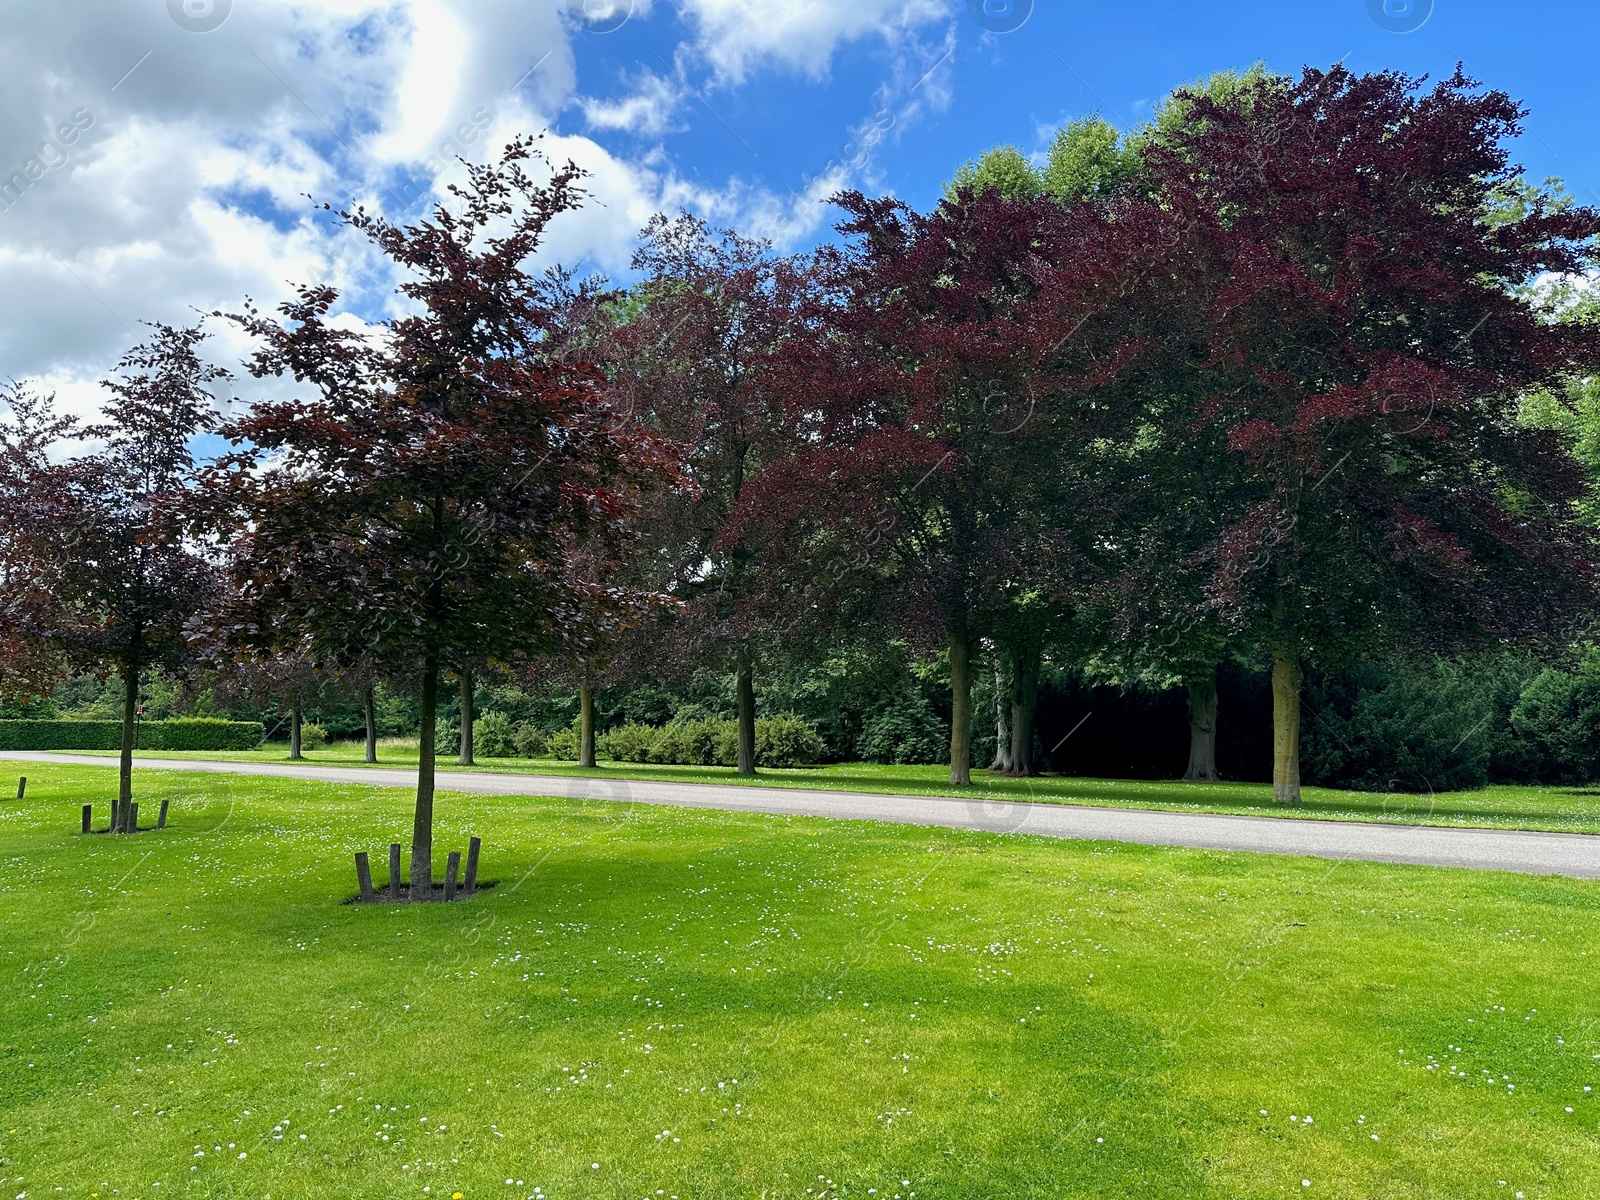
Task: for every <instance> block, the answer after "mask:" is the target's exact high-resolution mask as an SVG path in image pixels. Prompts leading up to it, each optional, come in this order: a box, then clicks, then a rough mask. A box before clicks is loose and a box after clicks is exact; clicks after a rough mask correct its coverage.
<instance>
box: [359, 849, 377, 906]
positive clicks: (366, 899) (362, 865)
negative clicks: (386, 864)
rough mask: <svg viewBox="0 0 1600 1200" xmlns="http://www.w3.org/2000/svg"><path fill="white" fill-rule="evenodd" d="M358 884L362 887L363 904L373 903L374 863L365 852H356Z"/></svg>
mask: <svg viewBox="0 0 1600 1200" xmlns="http://www.w3.org/2000/svg"><path fill="white" fill-rule="evenodd" d="M356 882H357V883H359V884H360V885H361V903H363V904H371V903H372V899H373V897H372V863H371V861H370V860H369V859H368V858H367V852H366V851H365V850H357V851H356Z"/></svg>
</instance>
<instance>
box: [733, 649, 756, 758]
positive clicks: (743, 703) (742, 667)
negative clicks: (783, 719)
mask: <svg viewBox="0 0 1600 1200" xmlns="http://www.w3.org/2000/svg"><path fill="white" fill-rule="evenodd" d="M734 691H735V693H736V694H737V699H738V703H739V774H741V775H754V774H755V773H756V671H755V663H754V661H753V659H752V656H751V653H750V647H749V645H748V644H746V645H743V646H740V647H739V663H738V671H737V675H736V677H735V680H734Z"/></svg>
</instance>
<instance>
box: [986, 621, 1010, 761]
mask: <svg viewBox="0 0 1600 1200" xmlns="http://www.w3.org/2000/svg"><path fill="white" fill-rule="evenodd" d="M1010 694H1011V688H1010V686H1009V685H1008V684H1007V683H1006V664H1005V658H1004V656H1003V655H1002V654H1001V653H1000V651H999V649H998V648H996V650H995V654H994V761H993V762H992V763H990V764H989V770H991V771H1000V772H1005V771H1009V770H1011V704H1010V702H1009V696H1010Z"/></svg>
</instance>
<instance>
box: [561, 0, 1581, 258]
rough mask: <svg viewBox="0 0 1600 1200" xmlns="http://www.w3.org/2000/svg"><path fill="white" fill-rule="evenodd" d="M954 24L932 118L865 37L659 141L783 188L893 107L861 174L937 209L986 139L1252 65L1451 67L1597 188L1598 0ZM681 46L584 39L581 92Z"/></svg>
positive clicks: (1568, 175)
mask: <svg viewBox="0 0 1600 1200" xmlns="http://www.w3.org/2000/svg"><path fill="white" fill-rule="evenodd" d="M1392 2H1393V0H1391V3H1392ZM1415 15H1420V14H1415ZM1400 17H1401V19H1400V21H1399V23H1402V24H1403V23H1405V22H1404V19H1403V14H1400ZM1391 19H1393V18H1391ZM1413 19H1414V16H1413ZM953 29H954V41H953V46H947V45H945V44H943V43H941V42H939V41H937V40H934V39H933V38H932V37H929V39H928V41H927V44H926V46H925V47H922V48H921V49H922V53H923V55H924V57H923V59H922V60H920V61H922V62H923V63H924V64H925V65H926V66H928V67H933V66H934V64H935V63H936V62H938V61H939V60H940V58H941V57H942V56H944V55H945V54H948V55H949V60H948V63H947V64H946V66H947V67H948V70H949V79H948V85H947V87H948V92H949V101H948V105H947V107H945V108H944V109H943V110H942V111H932V110H930V108H929V107H928V106H926V105H923V106H919V111H915V112H912V113H910V114H909V115H908V114H907V112H906V109H907V107H908V103H909V102H910V100H911V99H912V96H911V95H909V94H908V93H909V89H908V88H907V86H906V85H905V83H904V82H903V80H904V72H903V71H902V70H901V69H900V68H899V65H898V63H897V58H898V57H899V55H900V54H902V53H904V50H903V48H897V47H892V46H889V45H886V44H884V43H882V42H858V43H854V44H851V45H847V46H844V47H842V48H841V49H840V51H839V52H838V53H837V54H836V55H835V56H834V59H833V62H832V64H831V67H830V69H829V70H828V72H827V74H826V77H825V78H812V77H808V76H807V75H805V74H803V73H800V72H796V71H792V70H791V71H773V72H768V73H765V74H762V75H760V76H758V77H755V78H752V79H750V80H748V81H747V82H745V83H744V84H743V85H741V86H736V87H724V88H716V87H714V86H710V87H705V88H704V89H703V90H702V94H703V97H704V99H703V101H702V102H697V103H694V104H691V105H688V106H686V107H685V109H684V110H683V112H682V123H683V126H684V128H683V129H682V130H681V131H679V132H674V133H669V134H667V135H665V136H663V137H661V138H660V139H659V141H660V144H661V145H662V146H664V147H665V149H666V151H667V152H668V153H669V154H670V156H671V157H672V159H673V160H674V161H675V162H677V163H679V164H680V165H681V169H682V170H683V171H684V172H685V173H686V174H687V175H689V176H690V177H692V178H694V179H696V180H698V181H700V182H702V183H703V184H704V185H705V186H707V187H711V188H715V187H721V186H724V185H725V183H726V181H727V180H728V179H730V178H736V177H739V178H744V179H748V180H751V181H759V182H760V183H762V184H764V185H766V186H767V187H769V188H772V189H773V190H785V189H792V188H795V187H797V186H799V185H800V184H801V182H802V180H804V179H805V178H807V177H809V176H811V175H814V174H815V173H816V172H818V171H819V170H821V169H822V167H823V166H824V164H826V163H827V162H828V161H829V160H830V159H832V158H835V157H837V156H840V155H841V153H842V151H843V149H844V147H845V146H846V144H847V143H849V142H850V140H851V137H852V134H853V132H854V130H855V129H856V128H857V127H858V126H859V124H860V123H861V122H862V121H863V120H865V119H867V118H869V117H871V116H873V114H877V113H884V112H886V113H888V114H890V115H891V116H892V117H893V118H894V122H893V124H892V125H890V126H889V127H888V128H887V132H886V136H885V137H884V138H883V139H882V141H881V142H880V144H879V145H878V146H876V147H875V148H874V149H873V151H872V160H871V164H870V167H869V169H868V171H867V172H866V175H867V176H868V177H869V178H870V179H871V181H872V182H874V183H876V184H877V185H878V186H879V188H880V189H881V190H885V191H893V192H894V193H896V194H898V195H900V196H902V197H904V198H905V199H907V200H908V201H910V202H911V203H913V204H915V205H917V206H919V207H920V206H927V205H929V204H931V203H932V202H933V201H934V200H935V199H936V198H937V195H938V191H939V186H940V184H941V183H942V182H943V181H944V180H945V179H946V178H948V177H949V175H950V173H951V171H952V170H953V169H954V167H955V166H956V165H957V164H958V163H959V162H961V161H962V160H963V159H965V158H968V157H971V156H973V155H975V154H977V153H980V152H981V151H983V150H984V149H986V148H988V147H990V146H992V145H995V144H997V143H1001V142H1011V143H1014V144H1016V145H1018V146H1019V147H1021V148H1023V149H1024V150H1026V151H1034V150H1037V149H1040V148H1042V146H1043V145H1044V143H1045V141H1046V140H1047V138H1048V131H1050V130H1052V129H1054V128H1055V127H1056V126H1058V125H1059V124H1061V123H1062V122H1063V121H1065V120H1067V119H1070V118H1073V117H1078V116H1083V115H1085V114H1088V113H1092V112H1096V111H1098V112H1101V113H1103V114H1104V115H1105V116H1106V117H1108V118H1109V119H1110V120H1111V121H1112V122H1113V123H1115V124H1116V125H1117V126H1118V127H1119V128H1123V129H1127V128H1130V127H1131V126H1133V125H1136V124H1138V123H1139V122H1141V121H1142V120H1144V119H1145V118H1146V117H1147V116H1148V115H1149V112H1150V109H1151V106H1152V105H1153V104H1154V103H1155V102H1156V101H1157V100H1159V99H1160V97H1161V96H1163V95H1164V94H1165V93H1166V92H1168V91H1169V90H1171V88H1172V87H1173V86H1175V85H1177V84H1179V83H1182V82H1185V81H1188V80H1192V79H1195V78H1197V77H1199V76H1202V75H1205V74H1208V73H1210V72H1212V71H1215V70H1219V69H1222V68H1226V67H1235V66H1246V65H1248V64H1250V63H1252V62H1255V61H1257V60H1260V61H1263V62H1265V63H1266V64H1267V65H1268V66H1269V67H1271V68H1273V69H1274V70H1278V71H1284V72H1297V71H1298V70H1299V69H1300V68H1301V67H1302V66H1303V65H1306V64H1311V65H1318V66H1328V65H1330V64H1332V63H1334V62H1336V61H1339V60H1343V61H1344V62H1345V63H1346V64H1347V65H1348V66H1349V67H1350V68H1352V69H1353V70H1357V71H1372V70H1383V69H1394V70H1399V71H1402V72H1406V73H1408V74H1413V75H1423V74H1426V75H1430V76H1431V77H1433V78H1435V79H1438V78H1442V77H1444V76H1447V75H1448V74H1449V73H1450V72H1451V71H1452V70H1453V69H1454V67H1455V64H1456V63H1457V62H1458V61H1460V62H1463V63H1464V64H1465V66H1466V69H1467V71H1468V73H1469V74H1472V75H1474V76H1476V77H1477V78H1479V79H1481V80H1482V81H1483V82H1484V83H1485V84H1487V85H1489V86H1493V87H1499V88H1503V89H1505V90H1506V91H1509V92H1510V93H1511V94H1512V95H1513V96H1515V97H1517V98H1518V99H1520V100H1522V101H1524V102H1525V103H1526V104H1527V106H1528V107H1529V109H1530V110H1531V111H1530V115H1529V118H1528V121H1527V133H1526V135H1525V136H1524V137H1523V138H1522V139H1521V144H1520V145H1519V146H1518V147H1517V151H1516V153H1517V155H1518V157H1519V158H1520V160H1521V161H1522V162H1523V163H1524V164H1525V165H1526V166H1527V168H1528V171H1529V174H1530V176H1532V177H1533V178H1535V179H1542V178H1543V177H1544V176H1546V175H1551V174H1554V175H1560V176H1562V177H1564V178H1565V179H1566V180H1567V181H1568V184H1569V186H1570V187H1571V188H1572V190H1573V191H1575V192H1578V193H1580V194H1582V193H1583V192H1584V189H1600V124H1597V122H1596V121H1595V119H1594V116H1595V111H1594V98H1593V84H1592V82H1591V80H1592V78H1593V75H1592V63H1593V56H1594V48H1595V46H1596V44H1597V41H1600V38H1597V34H1600V6H1596V5H1593V4H1580V3H1541V4H1538V5H1526V6H1524V5H1514V4H1510V3H1488V2H1485V0H1439V3H1438V4H1437V5H1436V6H1435V7H1434V8H1433V10H1432V11H1431V12H1429V13H1428V14H1427V20H1426V21H1425V22H1424V23H1423V24H1422V25H1421V27H1420V28H1417V29H1415V30H1413V31H1411V32H1406V33H1395V32H1391V31H1390V30H1388V29H1385V28H1384V27H1382V26H1381V25H1380V24H1379V23H1378V22H1377V21H1376V20H1374V19H1373V17H1372V16H1371V14H1370V12H1369V10H1368V7H1367V5H1366V3H1364V2H1363V0H1349V2H1346V0H1317V2H1312V3H1304V2H1302V3H1280V4H1276V5H1251V4H1239V3H1222V4H1218V3H1204V4H1199V3H1187V4H1184V3H1144V4H1134V5H1128V4H1069V3H1060V2H1052V0H1039V2H1038V3H1037V4H1036V6H1035V7H1034V9H1033V11H1032V12H1031V13H1030V14H1029V16H1028V19H1027V20H1026V22H1025V23H1024V24H1023V25H1022V26H1021V27H1020V28H1019V29H1017V30H1015V31H1014V32H1009V33H1003V34H994V33H989V32H986V31H985V30H984V29H983V28H981V27H980V26H979V25H978V24H977V23H976V22H974V21H971V20H966V21H962V20H957V21H956V22H955V24H954V26H953ZM686 36H687V31H686V30H685V29H684V28H683V24H682V21H681V20H680V19H679V18H678V16H677V15H676V14H675V13H674V12H673V11H671V10H670V9H665V8H663V7H660V6H658V7H657V9H656V11H655V12H653V13H652V14H651V15H650V16H648V17H645V18H642V19H641V18H635V19H634V20H632V21H630V22H629V23H628V24H627V25H624V26H623V27H622V28H621V29H619V30H617V31H615V32H612V33H607V34H604V35H595V34H586V35H584V36H582V37H580V38H579V40H578V41H577V42H576V46H577V51H578V52H577V61H578V69H579V83H580V86H581V87H582V88H584V89H585V90H588V91H592V92H594V93H596V94H599V95H613V94H616V91H617V87H618V83H619V81H620V80H622V79H623V78H624V77H626V76H628V75H630V74H634V73H637V72H638V71H639V70H641V69H650V70H654V71H658V72H660V71H664V70H665V69H666V63H668V62H670V61H671V60H672V55H673V51H674V48H675V47H676V46H678V45H680V44H682V43H683V41H684V40H685V39H686ZM913 83H914V81H913ZM594 136H596V138H597V140H599V141H601V142H602V143H604V144H607V145H610V146H614V147H615V148H616V150H617V151H618V152H619V153H628V152H630V151H632V150H634V149H636V148H637V139H632V138H630V137H628V136H627V135H618V134H608V133H599V134H596V135H594ZM824 232H825V231H824Z"/></svg>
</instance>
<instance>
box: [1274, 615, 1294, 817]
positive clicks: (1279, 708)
mask: <svg viewBox="0 0 1600 1200" xmlns="http://www.w3.org/2000/svg"><path fill="white" fill-rule="evenodd" d="M1300 678H1301V677H1300V654H1299V651H1298V650H1297V649H1296V648H1295V646H1294V645H1293V643H1291V642H1289V641H1287V640H1283V641H1279V642H1278V643H1277V644H1276V645H1275V646H1274V647H1273V650H1272V800H1273V803H1275V804H1299V803H1300Z"/></svg>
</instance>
